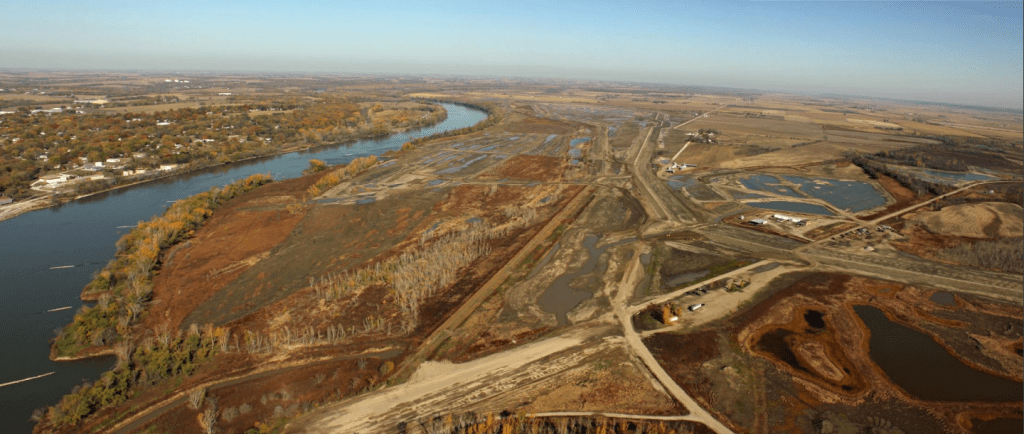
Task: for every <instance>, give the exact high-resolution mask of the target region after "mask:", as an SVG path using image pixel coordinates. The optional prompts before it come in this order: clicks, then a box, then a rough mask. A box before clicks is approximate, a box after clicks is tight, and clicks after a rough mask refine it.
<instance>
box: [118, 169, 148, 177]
mask: <svg viewBox="0 0 1024 434" xmlns="http://www.w3.org/2000/svg"><path fill="white" fill-rule="evenodd" d="M146 172H148V170H146V169H135V170H125V171H122V172H121V175H123V176H132V175H142V174H144V173H146Z"/></svg>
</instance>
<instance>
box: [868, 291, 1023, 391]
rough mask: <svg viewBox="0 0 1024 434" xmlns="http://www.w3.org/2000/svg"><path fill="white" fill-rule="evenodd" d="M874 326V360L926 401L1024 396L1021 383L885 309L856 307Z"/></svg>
mask: <svg viewBox="0 0 1024 434" xmlns="http://www.w3.org/2000/svg"><path fill="white" fill-rule="evenodd" d="M853 309H854V311H856V313H857V316H859V317H860V319H861V321H863V322H864V324H865V325H867V326H868V328H869V329H870V330H871V338H870V341H869V343H868V347H869V349H870V352H871V358H872V360H874V362H875V363H876V364H878V366H879V367H881V368H882V370H883V371H885V373H886V375H888V376H889V378H890V379H891V380H892V381H893V383H895V384H896V385H897V386H899V387H901V388H903V390H906V391H907V393H910V394H911V395H913V396H916V397H918V398H921V399H924V400H927V401H961V402H966V401H985V402H1006V401H1018V402H1019V401H1021V399H1024V393H1022V389H1021V383H1017V382H1015V381H1010V380H1007V379H1004V378H1000V377H996V376H994V375H989V374H986V373H984V372H981V371H976V370H974V369H971V368H970V367H968V366H967V365H964V364H963V363H961V362H960V361H959V360H957V359H956V358H955V357H953V356H952V355H950V354H949V353H948V352H946V350H945V348H943V347H942V346H940V345H939V344H938V343H936V342H935V341H934V340H932V338H931V337H929V336H927V335H925V334H924V333H921V332H918V331H917V330H914V329H911V328H909V327H906V326H904V325H902V324H898V323H895V322H892V321H889V319H888V318H886V316H885V314H884V313H882V311H881V310H879V309H877V308H874V307H871V306H854V308H853Z"/></svg>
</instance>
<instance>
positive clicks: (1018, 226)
mask: <svg viewBox="0 0 1024 434" xmlns="http://www.w3.org/2000/svg"><path fill="white" fill-rule="evenodd" d="M907 219H908V220H910V221H916V222H918V223H921V224H923V225H924V226H925V228H927V229H928V231H929V232H932V233H935V234H940V235H954V236H961V237H973V238H994V237H1019V236H1021V235H1022V233H1024V209H1022V208H1021V207H1020V206H1019V205H1017V204H1012V203H1002V202H982V203H970V204H963V205H953V206H947V207H945V208H942V209H941V210H939V211H929V212H919V213H916V214H914V215H913V216H908V218H907Z"/></svg>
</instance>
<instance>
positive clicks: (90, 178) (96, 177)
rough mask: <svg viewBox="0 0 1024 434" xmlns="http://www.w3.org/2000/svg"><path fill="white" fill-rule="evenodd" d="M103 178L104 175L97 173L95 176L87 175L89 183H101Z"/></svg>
mask: <svg viewBox="0 0 1024 434" xmlns="http://www.w3.org/2000/svg"><path fill="white" fill-rule="evenodd" d="M105 177H106V176H105V175H104V174H102V173H97V174H95V175H89V180H90V181H102V180H103V178H105Z"/></svg>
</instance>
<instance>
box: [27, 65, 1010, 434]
mask: <svg viewBox="0 0 1024 434" xmlns="http://www.w3.org/2000/svg"><path fill="white" fill-rule="evenodd" d="M25 80H28V78H25ZM163 80H165V79H163V78H160V79H159V80H156V79H149V81H147V79H146V78H145V77H139V78H137V79H136V81H134V82H133V83H135V85H136V86H142V87H146V86H149V87H153V88H159V87H160V86H166V82H165V81H163ZM261 80H262V81H257V80H255V79H253V80H239V79H238V78H236V77H222V78H219V79H217V80H214V79H213V78H209V79H208V81H207V82H204V83H205V85H206V86H209V87H207V88H206V89H216V90H218V91H220V90H221V89H228V90H223V91H220V92H214V93H221V92H231V93H232V94H233V95H231V96H227V100H226V101H225V104H252V103H253V102H254V101H257V100H266V101H273V100H274V95H263V94H261V92H266V91H261V90H260V89H274V90H275V92H278V91H279V92H285V90H287V89H292V88H293V87H297V86H299V85H300V83H299V82H298V80H286V79H281V80H280V81H275V79H271V78H266V79H261ZM257 82H258V83H260V86H259V87H257V86H256V85H255V83H257ZM172 83H173V82H172ZM190 84H192V83H190ZM179 85H180V83H179ZM68 86H72V85H71V84H68ZM80 86H84V85H80ZM93 87H97V88H101V86H100V82H97V83H95V86H93ZM172 87H173V86H172ZM320 87H322V88H325V89H332V90H328V91H324V92H322V93H320V94H318V96H316V97H315V98H316V101H320V102H324V101H330V98H332V92H337V93H338V94H339V95H340V94H343V95H346V97H347V98H351V99H346V101H349V102H350V104H351V106H350V107H349V106H346V107H349V108H350V109H351V110H349V111H346V112H344V116H343V117H344V118H346V119H347V118H348V117H352V118H353V119H356V120H358V119H364V120H366V119H371V120H372V119H373V118H374V117H375V116H376V117H379V118H386V119H406V120H409V119H411V118H412V116H411V115H412V114H414V113H429V111H425V108H426V107H431V106H432V104H435V103H436V102H438V101H444V102H455V103H460V104H472V105H473V106H474V107H481V108H486V109H487V113H488V118H487V119H486V120H484V121H481V123H480V124H478V125H476V126H473V127H467V128H463V129H461V130H458V131H450V132H445V133H439V134H437V135H435V136H431V137H426V138H421V139H415V140H409V142H408V143H405V145H404V146H401V149H400V150H397V151H390V152H387V153H385V154H381V155H374V156H368V157H362V158H359V159H355V160H353V161H352V162H351V163H348V164H347V165H339V166H330V165H327V164H325V163H323V162H321V161H311V162H310V166H309V168H308V170H307V172H308V173H307V174H306V175H305V176H303V177H300V178H295V179H290V180H280V181H274V182H269V183H266V185H260V186H255V185H248V184H247V187H246V188H245V190H246V191H245V192H240V193H239V194H237V195H233V196H232V197H231V198H230V199H226V200H223V201H220V202H215V203H214V205H215V206H214V205H211V206H210V207H209V210H210V212H208V213H207V212H203V213H193V214H189V213H182V214H180V215H179V214H176V213H171V214H170V215H167V216H164V217H159V218H158V219H160V220H156V221H154V223H152V225H151V226H145V227H146V228H150V227H154V228H163V227H172V228H176V227H177V226H174V224H176V223H175V222H179V221H185V222H191V223H189V224H193V226H190V227H189V228H190V230H189V231H187V233H186V232H185V231H182V232H167V233H168V234H170V235H167V238H166V241H162V242H157V243H156V247H155V248H153V247H151V244H152V243H151V242H149V241H146V240H149V239H150V238H147V237H149V236H156V235H153V234H158V235H159V234H165V232H158V231H155V230H154V231H151V233H148V234H149V235H145V236H144V235H137V236H136V238H130V239H128V240H127V241H124V242H123V243H124V244H123V245H124V246H129V247H125V248H122V251H123V253H124V256H123V257H119V258H118V259H117V260H116V261H114V262H112V265H111V266H110V268H109V269H108V270H107V271H108V272H109V273H107V274H103V273H101V274H99V275H97V279H98V280H96V281H94V283H93V284H90V286H89V287H87V288H85V290H84V292H83V297H84V298H88V299H90V300H97V302H98V303H97V306H101V305H102V306H103V307H102V310H100V309H101V308H98V307H97V308H91V309H86V310H85V311H84V313H82V314H81V315H80V316H81V318H77V317H76V323H75V324H74V325H72V326H71V327H70V328H69V330H72V331H75V333H78V334H75V335H74V337H75V339H71V338H63V341H59V342H64V343H65V345H63V346H59V345H58V346H57V347H55V349H54V351H55V353H54V354H55V355H56V354H59V355H61V356H67V357H74V356H88V355H91V354H100V353H105V354H120V355H121V360H122V362H120V363H119V365H118V367H117V368H116V369H115V370H114V371H112V372H113V374H111V375H110V380H109V382H108V383H109V384H107V383H97V385H91V386H90V387H84V388H80V389H78V390H76V391H75V393H73V394H70V395H68V397H67V398H65V400H64V401H62V402H61V403H60V404H57V405H55V406H54V407H52V408H51V409H50V410H47V412H46V413H44V416H43V417H41V421H40V423H39V425H37V428H36V431H37V432H40V433H42V432H81V431H88V430H93V431H96V432H109V433H125V434H128V433H136V432H137V433H145V432H171V433H186V432H202V431H208V432H209V431H219V432H239V433H241V432H288V433H299V432H361V433H392V432H410V433H411V432H424V433H426V432H497V431H496V429H497V428H495V427H497V426H499V425H500V424H501V423H506V424H510V425H507V426H512V425H511V424H521V425H522V426H526V425H529V424H533V425H532V426H533V427H534V428H532V429H536V430H538V431H536V432H541V431H539V430H541V427H546V428H550V430H549V432H568V431H567V430H569V429H570V428H569V427H570V426H571V427H575V428H574V429H575V430H576V431H575V432H590V431H588V430H590V429H591V428H594V427H604V428H601V429H603V430H605V431H600V432H638V430H640V429H645V430H646V431H644V432H666V433H667V432H677V433H684V432H699V433H709V432H714V433H719V434H727V433H775V432H799V433H815V434H818V433H825V432H832V433H840V432H877V433H891V434H896V433H915V432H955V433H979V434H981V433H982V431H978V430H977V427H984V426H988V425H991V424H995V425H1000V424H1002V425H1010V426H1019V425H1020V423H1021V418H1020V414H1021V411H1022V407H1021V406H1022V403H1024V398H1022V395H1021V381H1022V378H1021V375H1020V371H1021V367H1022V366H1024V362H1022V358H1021V352H1022V349H1024V342H1022V339H1024V338H1022V328H1021V327H1020V322H1021V321H1022V320H1024V312H1022V309H1021V303H1022V300H1024V296H1022V293H1021V290H1020V288H1021V285H1022V284H1024V280H1022V276H1024V271H1022V266H1021V264H1020V258H1021V252H1020V240H1021V237H1022V236H1024V211H1022V208H1021V206H1022V205H1024V204H1022V202H1021V185H1022V180H1021V175H1020V173H1021V170H1022V169H1024V166H1022V163H1021V161H1020V156H1019V153H1020V152H1021V150H1024V138H1022V137H1021V133H1020V129H1019V128H1016V127H1013V126H1009V127H1006V126H1001V125H1012V124H1013V123H1014V122H1018V123H1019V122H1020V121H1019V119H1020V116H1019V115H1018V114H1015V113H1004V112H986V111H977V112H974V111H969V110H966V109H960V108H956V109H953V108H949V109H943V108H942V107H940V106H934V105H929V106H926V107H925V106H921V107H918V106H915V105H913V104H910V103H898V104H897V103H894V102H888V101H882V100H863V101H859V100H858V101H854V100H840V99H834V100H833V99H828V98H812V97H799V96H791V95H776V94H751V93H748V92H739V91H737V92H733V93H728V92H718V93H715V92H711V91H709V90H700V89H681V88H665V89H656V88H644V87H640V86H630V85H621V86H618V85H608V86H602V87H600V88H598V87H595V86H590V85H587V84H586V83H584V82H579V83H572V82H569V83H558V84H554V83H544V82H529V83H519V84H509V83H508V82H502V83H494V82H490V81H487V80H484V79H481V80H476V81H474V80H455V79H451V80H442V83H440V84H439V83H438V82H431V83H425V82H412V81H411V79H410V82H409V83H403V82H400V81H399V82H391V83H379V82H375V81H373V80H372V79H362V78H353V79H351V80H350V81H347V82H340V81H339V82H334V83H331V85H330V86H326V85H322V86H320ZM68 89H72V88H71V87H69V88H68ZM177 93H178V94H181V95H184V96H187V95H190V90H184V89H178V90H177ZM236 93H237V94H236ZM92 94H104V95H105V94H106V93H103V92H99V91H93V92H92ZM168 94H170V93H169V92H168ZM374 95H375V96H376V98H370V96H374ZM385 96H386V98H385ZM179 98H180V97H179ZM424 98H430V99H431V101H432V102H428V101H425V100H423V99H424ZM190 101H191V100H190ZM356 101H358V102H356ZM180 103H188V101H185V102H174V103H172V104H180ZM324 105H327V104H313V105H311V106H312V107H318V106H324ZM140 107H141V106H140ZM225 107H241V106H240V105H237V106H236V105H230V106H225ZM270 107H271V106H267V108H266V109H267V110H269V108H270ZM308 107H310V106H304V105H303V104H300V103H298V102H297V103H296V104H295V106H294V107H287V109H288V110H290V111H289V112H287V114H285V113H281V114H275V113H270V114H267V113H259V114H247V115H246V118H247V119H275V118H278V117H284V116H298V115H299V114H300V113H301V112H302V111H303V110H309V108H308ZM223 110H234V109H233V108H223ZM940 116H941V117H940ZM324 117H325V118H331V116H330V114H329V113H326V114H324ZM325 128H326V127H325ZM1015 128H1016V129H1015ZM1014 131H1016V133H1014ZM1015 134H1016V135H1015ZM261 182H263V181H261ZM249 187H252V188H249ZM209 194H210V196H209V197H220V196H218V195H217V192H211V193H209ZM203 209H205V208H203ZM198 214H202V216H201V218H199V217H198ZM186 215H188V216H195V218H196V219H198V220H182V219H183V218H185V217H182V216H186ZM175 219H177V220H175ZM183 224H184V223H183ZM171 235H173V236H171ZM160 240H164V238H160ZM129 242H131V243H134V244H131V243H129ZM140 258H141V259H140ZM145 258H152V261H151V262H146V261H144V260H143V259H145ZM144 265H145V266H148V268H145V267H143V266H144ZM133 270H134V271H133ZM104 279H105V280H104ZM140 294H144V297H143V296H142V295H140ZM90 312H92V313H90ZM103 315H107V316H103ZM68 333H70V332H68ZM68 336H70V334H69V335H68ZM881 336H892V337H893V340H885V339H881V338H880V337H881ZM905 347H912V348H914V349H915V351H914V352H910V353H912V354H909V355H908V354H904V353H907V352H905V351H903V352H901V350H900V349H901V348H905ZM65 353H66V354H65ZM915 357H917V358H915ZM921 357H931V358H933V359H934V363H930V361H929V362H923V361H922V359H921ZM164 361H166V362H164ZM920 366H928V369H927V370H924V369H921V370H918V369H917V367H920ZM918 371H920V372H918ZM937 378H942V379H946V380H948V381H944V382H940V381H935V379H937ZM122 379H123V380H122ZM961 379H962V380H961ZM954 380H955V381H954ZM119 381H120V382H121V383H119ZM122 383H123V386H118V385H121V384H122ZM940 383H948V384H940ZM115 386H116V387H115ZM108 390H114V391H116V392H117V393H118V394H116V397H115V398H114V399H106V398H103V399H106V400H102V399H100V398H97V396H106V395H102V394H101V393H100V392H104V391H108ZM83 402H84V403H89V405H88V406H85V405H84V404H82V405H83V407H76V405H78V404H80V403H83ZM75 408H86V410H88V411H86V412H85V414H81V415H78V416H77V417H72V416H69V415H70V414H75V413H74V412H72V411H71V410H72V409H75ZM1014 424H1016V425H1014ZM560 429H561V430H563V431H558V430H560ZM595 429H596V428H595ZM247 430H248V431H247ZM444 430H448V431H444ZM502 432H504V431H502ZM523 432H525V431H523Z"/></svg>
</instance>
